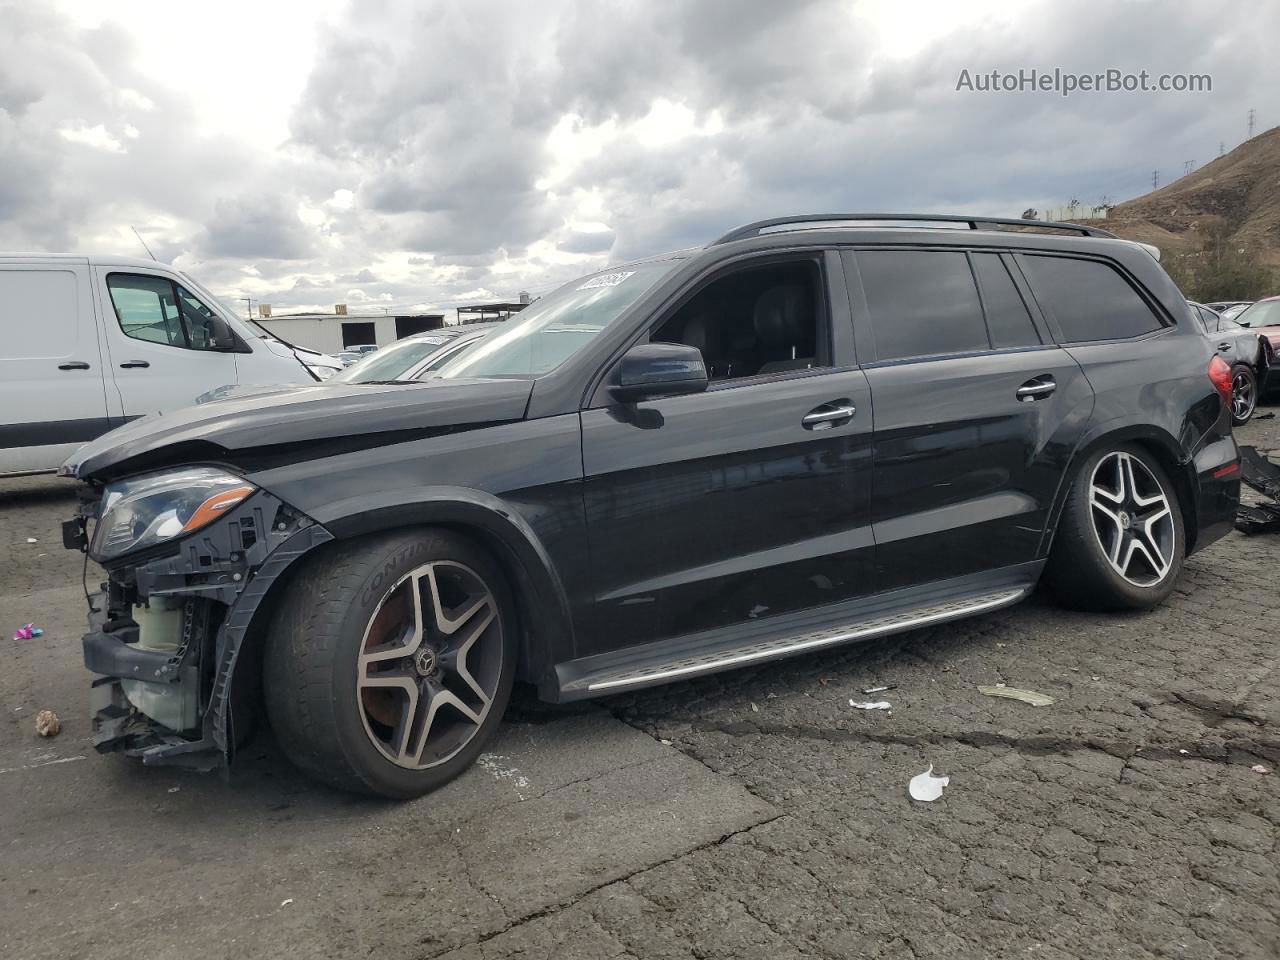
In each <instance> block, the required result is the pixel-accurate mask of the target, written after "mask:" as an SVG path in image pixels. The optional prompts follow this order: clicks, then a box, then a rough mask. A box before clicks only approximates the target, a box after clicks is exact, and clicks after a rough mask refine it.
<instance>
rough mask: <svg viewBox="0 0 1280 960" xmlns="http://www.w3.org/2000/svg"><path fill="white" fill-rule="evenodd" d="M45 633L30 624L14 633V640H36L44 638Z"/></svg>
mask: <svg viewBox="0 0 1280 960" xmlns="http://www.w3.org/2000/svg"><path fill="white" fill-rule="evenodd" d="M43 636H44V631H43V630H41V629H40V628H39V627H37V626H36V625H35V624H33V623H28V624H27V625H26V626H25V627H19V628H18V629H17V630H15V631H13V639H15V640H34V639H35V638H36V637H43Z"/></svg>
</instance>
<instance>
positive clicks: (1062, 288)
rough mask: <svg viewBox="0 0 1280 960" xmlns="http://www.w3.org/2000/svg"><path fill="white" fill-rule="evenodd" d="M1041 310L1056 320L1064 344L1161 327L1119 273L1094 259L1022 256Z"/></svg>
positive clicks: (1124, 337) (1120, 336)
mask: <svg viewBox="0 0 1280 960" xmlns="http://www.w3.org/2000/svg"><path fill="white" fill-rule="evenodd" d="M1022 263H1023V264H1024V265H1025V266H1026V269H1027V273H1028V279H1029V280H1030V281H1031V287H1032V289H1033V290H1034V291H1035V295H1036V299H1037V300H1039V301H1040V304H1041V306H1045V307H1047V308H1048V310H1049V312H1050V313H1052V314H1053V317H1054V318H1055V319H1056V320H1057V321H1058V326H1059V328H1060V329H1061V331H1062V338H1063V341H1064V342H1065V343H1087V342H1089V341H1092V340H1127V339H1129V338H1131V337H1140V336H1143V335H1144V334H1148V333H1152V332H1154V331H1156V330H1159V329H1160V328H1161V327H1162V326H1164V324H1163V323H1161V321H1160V318H1159V317H1158V316H1157V315H1156V313H1155V311H1153V310H1152V309H1151V307H1150V306H1148V304H1147V302H1146V301H1145V300H1144V299H1143V298H1142V297H1141V296H1140V295H1139V293H1138V291H1137V290H1135V289H1134V288H1133V287H1132V286H1131V285H1130V284H1129V281H1128V280H1126V279H1125V278H1124V277H1123V276H1121V274H1120V272H1119V271H1118V270H1116V269H1115V268H1114V267H1112V266H1110V265H1109V264H1106V263H1103V262H1101V261H1099V260H1084V259H1081V258H1079V257H1058V256H1050V255H1044V254H1024V255H1023V258H1022Z"/></svg>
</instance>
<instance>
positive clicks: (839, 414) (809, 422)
mask: <svg viewBox="0 0 1280 960" xmlns="http://www.w3.org/2000/svg"><path fill="white" fill-rule="evenodd" d="M857 412H858V408H857V407H855V406H854V405H853V404H852V403H845V404H840V405H835V404H823V405H822V406H820V407H818V408H817V409H816V410H812V411H810V412H809V413H806V414H805V415H804V418H803V419H802V420H801V421H800V423H801V425H802V426H803V427H804V428H805V429H806V430H830V429H831V428H832V427H834V426H837V425H839V424H841V423H847V422H848V421H850V420H852V419H853V415H854V414H855V413H857Z"/></svg>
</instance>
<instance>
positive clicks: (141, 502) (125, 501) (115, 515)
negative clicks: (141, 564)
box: [90, 467, 257, 560]
mask: <svg viewBox="0 0 1280 960" xmlns="http://www.w3.org/2000/svg"><path fill="white" fill-rule="evenodd" d="M255 490H257V487H255V486H254V485H253V484H251V483H246V482H245V480H244V478H243V477H237V476H234V475H232V474H230V473H225V472H223V471H222V470H217V469H214V468H213V467H188V468H186V469H182V470H172V471H167V472H165V473H153V474H150V475H148V476H143V477H134V478H132V479H130V480H121V481H120V482H118V483H113V484H110V485H109V486H108V487H107V488H106V490H105V491H104V492H103V496H102V511H101V513H100V514H99V516H98V525H97V528H96V529H95V530H94V532H93V546H92V548H91V549H90V552H91V553H92V554H93V556H94V557H95V558H97V559H99V560H111V559H113V558H115V557H118V556H121V555H122V554H125V553H131V552H132V551H134V550H145V549H146V548H147V547H154V546H156V545H157V544H160V543H164V542H165V541H166V540H172V539H174V538H175V537H180V536H183V535H185V534H188V533H191V532H192V531H195V530H199V529H200V528H201V527H203V526H206V525H208V524H210V523H212V522H213V521H214V520H217V519H218V518H219V517H221V516H222V515H223V514H225V513H226V512H227V511H228V510H230V509H231V508H232V507H234V506H235V505H236V504H238V503H240V502H241V501H242V500H244V499H245V497H247V496H249V495H250V494H252V493H253V492H254V491H255Z"/></svg>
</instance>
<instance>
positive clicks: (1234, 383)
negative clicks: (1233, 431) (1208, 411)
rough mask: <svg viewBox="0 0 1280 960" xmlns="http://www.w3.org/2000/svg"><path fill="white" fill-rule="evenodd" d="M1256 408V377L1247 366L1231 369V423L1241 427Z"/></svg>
mask: <svg viewBox="0 0 1280 960" xmlns="http://www.w3.org/2000/svg"><path fill="white" fill-rule="evenodd" d="M1257 406H1258V375H1257V374H1256V373H1254V372H1253V368H1252V367H1250V366H1249V365H1248V364H1244V363H1237V364H1236V365H1235V366H1234V367H1232V368H1231V423H1232V425H1233V426H1237V427H1242V426H1244V425H1245V424H1246V423H1248V422H1249V418H1250V417H1252V416H1253V411H1254V410H1255V409H1257Z"/></svg>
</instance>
